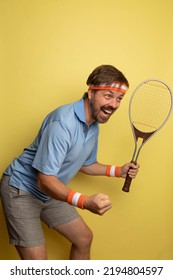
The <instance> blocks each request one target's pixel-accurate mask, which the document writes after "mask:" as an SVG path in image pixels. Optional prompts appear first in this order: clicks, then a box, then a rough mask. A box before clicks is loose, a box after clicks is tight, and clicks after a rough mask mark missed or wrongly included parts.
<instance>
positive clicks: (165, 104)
mask: <svg viewBox="0 0 173 280" xmlns="http://www.w3.org/2000/svg"><path fill="white" fill-rule="evenodd" d="M172 103H173V97H172V93H171V90H170V88H169V87H168V85H167V84H166V83H165V82H163V81H160V80H156V79H148V80H145V81H143V82H142V83H140V84H139V85H138V86H137V88H136V89H135V90H134V92H133V94H132V96H131V99H130V103H129V120H130V124H131V128H132V132H133V136H134V142H135V148H134V153H133V157H132V160H131V162H133V163H135V164H136V163H137V159H138V156H139V153H140V151H141V149H142V147H143V146H144V144H145V143H146V142H147V141H148V140H149V139H150V138H151V137H152V136H154V135H155V134H156V133H157V132H158V131H159V130H160V129H161V128H162V127H163V126H164V125H165V123H166V122H167V120H168V118H169V116H170V114H171V111H172ZM131 181H132V178H130V177H129V175H128V174H127V176H126V179H125V182H124V186H123V188H122V190H123V191H125V192H129V191H130V184H131Z"/></svg>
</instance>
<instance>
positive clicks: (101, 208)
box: [84, 193, 112, 215]
mask: <svg viewBox="0 0 173 280" xmlns="http://www.w3.org/2000/svg"><path fill="white" fill-rule="evenodd" d="M111 207H112V204H111V202H110V200H109V197H108V196H107V195H105V194H101V193H100V194H94V195H91V196H88V197H87V198H86V199H85V202H84V208H85V209H87V210H89V211H90V212H92V213H95V214H98V215H103V214H104V213H105V212H106V211H108V210H109V209H111Z"/></svg>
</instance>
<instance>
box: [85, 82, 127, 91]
mask: <svg viewBox="0 0 173 280" xmlns="http://www.w3.org/2000/svg"><path fill="white" fill-rule="evenodd" d="M88 90H116V91H120V92H122V93H126V91H127V90H128V87H127V86H126V85H125V84H118V83H113V84H112V85H110V86H108V85H100V86H92V85H91V86H89V89H88Z"/></svg>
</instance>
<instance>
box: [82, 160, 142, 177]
mask: <svg viewBox="0 0 173 280" xmlns="http://www.w3.org/2000/svg"><path fill="white" fill-rule="evenodd" d="M107 167H108V165H105V164H101V163H98V162H95V163H93V164H91V165H87V166H82V167H81V169H80V171H81V172H82V173H84V174H87V175H93V176H106V170H107ZM138 169H139V164H136V165H135V164H134V163H126V164H124V165H123V166H121V169H120V177H122V178H125V177H126V175H127V173H128V174H129V176H130V177H131V178H135V177H136V175H137V173H138Z"/></svg>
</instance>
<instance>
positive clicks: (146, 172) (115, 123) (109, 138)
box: [0, 0, 173, 260]
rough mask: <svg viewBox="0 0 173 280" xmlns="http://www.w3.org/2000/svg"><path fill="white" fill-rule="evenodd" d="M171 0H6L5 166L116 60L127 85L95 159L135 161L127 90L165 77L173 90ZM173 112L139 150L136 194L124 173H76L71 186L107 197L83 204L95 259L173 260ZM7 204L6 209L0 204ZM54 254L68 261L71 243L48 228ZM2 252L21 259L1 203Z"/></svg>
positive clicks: (0, 117)
mask: <svg viewBox="0 0 173 280" xmlns="http://www.w3.org/2000/svg"><path fill="white" fill-rule="evenodd" d="M172 10H173V2H172V0H145V1H138V0H129V1H127V0H121V1H116V0H99V1H98V0H87V1H86V0H72V1H71V0H59V1H58V0H57V1H56V0H0V133H1V136H0V173H1V174H2V172H3V170H4V169H5V167H6V166H7V165H8V164H9V163H10V161H11V160H12V159H13V158H14V157H16V156H18V155H19V154H20V153H21V152H22V150H23V148H24V147H26V146H28V145H29V144H30V143H31V142H32V140H33V138H34V137H35V135H36V133H37V131H38V129H39V126H40V124H41V122H42V120H43V118H44V117H45V116H46V115H47V113H49V112H50V111H51V110H53V109H54V108H56V107H58V106H60V105H62V104H64V103H69V102H73V101H76V100H77V99H79V98H81V96H82V94H83V92H84V91H86V89H87V87H86V84H85V82H86V79H87V77H88V75H89V74H90V73H91V71H92V70H93V69H94V68H95V67H96V66H98V65H101V64H112V65H114V66H116V67H117V68H119V69H120V70H121V71H122V72H123V73H124V74H125V75H126V76H127V78H128V80H129V82H130V89H129V92H128V93H127V95H126V96H125V98H124V100H123V102H122V105H121V107H120V109H119V111H118V112H117V113H116V114H115V115H114V116H113V117H112V118H111V120H110V121H109V122H108V123H107V124H105V125H101V126H100V138H99V152H98V160H99V161H100V162H103V163H108V164H115V165H121V164H123V163H125V162H128V161H130V160H131V156H132V152H133V148H134V141H133V136H132V133H131V129H130V124H129V120H128V104H129V99H130V96H131V94H132V92H133V90H134V88H135V87H136V86H137V84H138V83H139V82H141V81H142V80H144V79H147V78H158V79H162V80H164V81H165V82H167V83H168V85H169V86H170V87H171V88H172V89H173V78H172V77H173V75H172V69H173V51H172V50H173V32H172V27H173V17H172ZM172 122H173V115H171V118H170V119H169V121H168V123H167V124H166V126H165V127H164V128H163V129H162V130H161V131H160V132H159V133H158V134H157V135H156V136H154V137H153V138H152V139H151V141H149V142H148V143H147V144H146V146H144V148H143V150H142V151H141V154H140V157H139V163H140V165H141V168H140V173H139V174H138V176H137V178H136V179H135V180H134V181H133V183H132V187H131V191H130V193H129V194H127V193H124V192H122V191H121V188H122V185H123V179H115V178H106V177H104V178H98V177H94V178H93V177H89V176H84V175H78V176H77V177H76V178H74V179H73V180H72V181H71V183H70V184H69V186H70V187H71V188H75V189H77V190H78V191H81V192H82V193H87V194H94V193H98V192H102V193H106V194H108V195H109V197H110V199H111V201H112V203H113V207H112V209H111V210H110V211H109V212H107V213H106V214H105V215H104V216H103V217H100V216H97V215H94V214H92V213H90V212H88V211H81V210H79V211H80V213H81V215H82V216H83V217H84V219H85V220H86V222H87V223H88V225H89V226H90V227H91V229H92V230H93V233H94V240H93V246H92V251H91V258H92V259H98V260H102V259H115V260H116V259H122V260H123V259H131V260H133V259H173V238H172V236H173V222H172V221H173V155H172V143H173V129H172V126H173V125H172ZM0 207H1V206H0ZM43 229H44V233H45V238H46V243H47V250H48V257H49V259H68V254H69V249H70V244H69V243H68V241H66V240H65V239H64V238H62V237H61V236H58V235H57V234H56V233H55V232H54V231H53V230H49V229H47V227H46V226H45V225H43ZM0 259H6V260H9V259H18V255H17V253H16V251H15V249H14V248H13V246H11V245H9V244H8V235H7V230H6V226H5V220H4V216H3V213H2V207H1V208H0Z"/></svg>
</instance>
